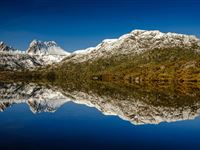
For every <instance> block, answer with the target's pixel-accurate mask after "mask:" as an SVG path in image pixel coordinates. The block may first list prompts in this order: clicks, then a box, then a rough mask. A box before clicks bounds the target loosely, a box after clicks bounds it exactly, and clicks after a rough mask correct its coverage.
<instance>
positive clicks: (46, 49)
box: [0, 40, 70, 70]
mask: <svg viewBox="0 0 200 150" xmlns="http://www.w3.org/2000/svg"><path fill="white" fill-rule="evenodd" d="M68 55H70V53H68V52H66V51H64V50H63V49H62V48H60V47H59V46H58V45H57V44H56V43H55V42H53V41H49V42H41V41H37V40H34V41H32V42H31V44H30V47H29V48H28V50H27V51H26V52H24V51H20V50H16V49H14V48H12V47H10V46H7V45H6V44H5V43H4V42H0V69H1V70H24V69H34V68H36V67H40V66H44V65H48V64H53V63H57V62H60V61H61V60H62V59H63V58H64V57H66V56H68Z"/></svg>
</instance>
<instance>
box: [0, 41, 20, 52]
mask: <svg viewBox="0 0 200 150" xmlns="http://www.w3.org/2000/svg"><path fill="white" fill-rule="evenodd" d="M15 51H17V50H16V49H14V48H12V47H10V46H7V45H6V44H5V43H4V42H0V52H10V53H12V52H15Z"/></svg>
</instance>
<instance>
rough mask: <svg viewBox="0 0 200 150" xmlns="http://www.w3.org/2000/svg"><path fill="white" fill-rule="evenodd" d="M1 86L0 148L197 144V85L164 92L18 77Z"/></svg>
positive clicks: (187, 149) (189, 147)
mask: <svg viewBox="0 0 200 150" xmlns="http://www.w3.org/2000/svg"><path fill="white" fill-rule="evenodd" d="M0 87H1V89H0V99H1V100H0V110H1V112H0V135H1V136H0V146H1V149H2V150H10V149H12V150H13V149H21V150H27V149H34V150H35V149H37V150H40V149H41V150H44V149H86V150H95V149H99V150H102V149H120V150H121V149H123V150H124V149H127V150H129V149H130V150H132V149H140V150H143V149H145V150H146V149H148V150H149V149H167V150H169V149H170V150H171V149H175V150H178V149H181V150H199V149H200V144H199V141H200V118H199V114H200V101H199V100H200V99H199V93H197V92H198V89H193V91H194V90H197V92H195V93H190V92H188V93H184V94H183V93H178V92H175V93H176V94H175V93H174V94H173V93H172V94H164V95H163V94H162V92H159V93H158V92H155V91H154V92H155V93H154V92H153V91H148V90H146V91H147V92H146V91H137V90H134V91H132V92H131V93H132V94H128V92H127V91H126V92H125V93H124V89H122V88H119V89H113V90H112V92H109V90H108V89H110V88H105V86H104V90H102V91H104V92H102V91H101V92H99V91H100V90H99V89H98V92H99V93H101V94H99V93H98V92H97V91H96V92H95V90H91V91H90V90H89V91H88V90H87V92H85V91H84V92H83V91H81V90H77V91H76V90H73V91H70V92H69V91H66V90H64V89H60V88H52V87H51V88H49V87H48V88H47V87H43V86H38V85H35V84H21V83H20V84H19V83H18V84H16V83H15V84H14V83H12V84H9V83H1V84H0ZM129 89H130V88H129ZM117 90H119V91H117ZM121 90H122V91H121ZM169 93H170V92H169ZM127 94H128V95H127ZM122 95H125V97H126V98H125V97H124V96H122Z"/></svg>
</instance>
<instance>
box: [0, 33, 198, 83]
mask: <svg viewBox="0 0 200 150" xmlns="http://www.w3.org/2000/svg"><path fill="white" fill-rule="evenodd" d="M0 52H1V53H0V57H1V59H0V69H1V70H17V71H21V70H30V69H31V70H32V69H34V68H36V67H40V66H46V65H51V64H55V65H51V67H50V70H51V72H52V70H56V71H57V72H55V73H54V74H55V75H56V76H61V75H63V74H66V75H67V76H68V77H70V76H73V77H75V78H79V79H81V78H83V77H84V78H86V77H87V78H93V79H97V80H102V79H109V80H114V79H115V80H119V79H122V80H128V81H129V82H132V81H133V82H135V81H137V82H139V81H142V80H176V79H177V78H178V79H179V80H184V81H185V80H192V81H196V80H199V78H200V77H199V71H200V69H199V63H200V39H198V38H197V37H195V36H191V35H184V34H176V33H162V32H160V31H145V30H134V31H132V32H130V33H128V34H125V35H123V36H121V37H119V38H118V39H106V40H103V41H102V42H101V43H100V44H98V45H97V46H96V47H91V48H87V49H85V50H77V51H74V52H73V53H69V52H66V51H65V50H63V49H62V48H61V47H59V46H58V45H57V44H56V43H55V42H54V41H49V42H41V41H37V40H34V41H32V42H31V43H30V46H29V48H28V49H27V51H26V52H21V51H19V50H15V49H14V48H11V47H9V46H7V45H6V44H4V43H3V42H1V46H0ZM13 55H14V56H13ZM15 56H16V57H15ZM27 64H28V65H27ZM48 68H49V67H48ZM69 70H70V71H69ZM71 70H73V72H72V71H71ZM36 72H38V70H37V69H36ZM70 72H71V74H70ZM40 73H47V74H48V69H47V68H46V69H45V70H42V72H40ZM59 78H62V77H59Z"/></svg>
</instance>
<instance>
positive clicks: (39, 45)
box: [26, 40, 70, 56]
mask: <svg viewBox="0 0 200 150" xmlns="http://www.w3.org/2000/svg"><path fill="white" fill-rule="evenodd" d="M26 52H27V53H28V54H31V55H60V56H62V55H64V56H66V55H70V53H68V52H66V51H65V50H63V49H62V48H61V47H59V46H58V45H57V44H56V42H55V41H48V42H42V41H38V40H33V41H32V42H31V43H30V45H29V48H28V49H27V51H26Z"/></svg>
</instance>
